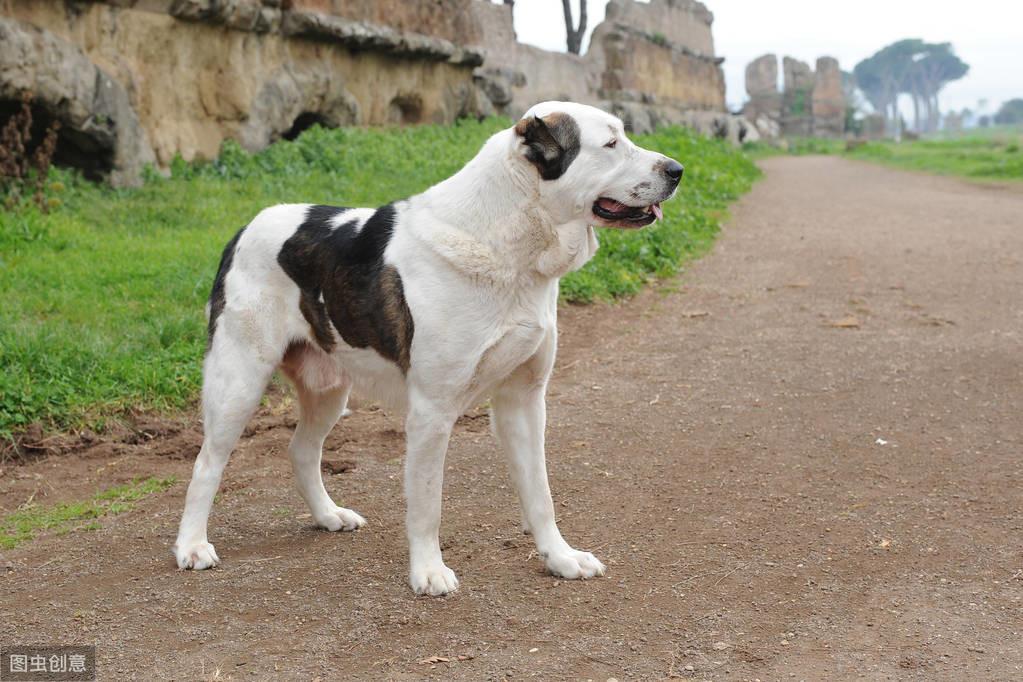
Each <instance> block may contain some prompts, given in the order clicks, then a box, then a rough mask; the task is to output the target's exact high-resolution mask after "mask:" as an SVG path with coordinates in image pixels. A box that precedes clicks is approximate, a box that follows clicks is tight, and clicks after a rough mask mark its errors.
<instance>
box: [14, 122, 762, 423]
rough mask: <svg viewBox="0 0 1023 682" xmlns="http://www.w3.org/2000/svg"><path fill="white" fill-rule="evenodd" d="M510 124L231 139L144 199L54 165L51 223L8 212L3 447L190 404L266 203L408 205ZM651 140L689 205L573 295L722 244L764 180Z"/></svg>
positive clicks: (728, 161)
mask: <svg viewBox="0 0 1023 682" xmlns="http://www.w3.org/2000/svg"><path fill="white" fill-rule="evenodd" d="M507 125H509V121H507V120H501V119H490V120H486V121H483V122H475V121H466V122H461V123H459V124H457V125H455V126H422V127H414V128H400V129H387V130H367V129H336V130H324V129H320V128H313V129H311V130H309V131H307V132H306V133H304V134H303V135H302V136H301V137H300V138H299V139H298V140H296V141H295V142H282V143H278V144H275V145H273V146H271V147H270V148H268V149H266V150H264V151H263V152H260V153H258V154H255V155H250V154H247V153H245V152H244V151H242V150H241V149H240V148H239V147H238V146H237V145H235V144H233V143H228V144H226V145H225V147H224V149H223V151H222V154H221V157H220V159H218V160H217V161H215V162H212V163H206V164H197V165H190V164H185V163H183V162H176V163H174V164H173V165H172V176H171V177H170V178H162V177H159V176H157V175H155V174H150V177H149V178H148V179H147V182H146V183H145V185H144V186H142V187H141V188H138V189H131V190H114V189H111V188H108V187H103V186H95V185H91V184H88V183H85V182H84V181H82V180H81V179H79V178H78V177H77V176H75V175H74V174H72V173H69V172H66V171H53V172H52V175H51V177H50V179H49V180H50V182H49V186H48V187H49V189H48V192H49V198H50V200H51V203H52V204H55V208H54V209H53V210H51V212H50V213H47V214H44V213H41V212H39V211H38V210H36V209H35V208H33V207H30V206H29V207H24V206H23V207H22V208H19V209H17V210H15V211H9V212H0V297H2V300H3V302H4V304H3V306H2V308H0V439H3V438H6V439H10V438H11V437H12V434H14V433H17V432H18V431H20V430H22V429H24V428H25V427H26V426H27V425H29V424H31V423H34V422H39V423H42V424H43V426H44V427H45V428H47V429H62V428H67V427H73V426H80V425H88V426H91V427H92V428H99V429H101V428H103V425H104V421H105V420H107V419H109V418H111V417H115V416H116V415H118V414H123V413H124V412H126V411H128V410H133V409H147V410H173V409H179V408H182V407H185V406H187V405H189V404H190V403H191V402H192V401H193V400H194V399H195V396H196V395H197V392H198V388H199V383H200V364H201V360H202V354H203V350H204V347H205V334H206V332H205V322H204V319H203V307H204V305H205V302H206V298H207V296H208V295H209V289H210V285H211V282H212V279H213V275H214V273H215V271H216V267H217V263H218V260H219V257H220V253H221V250H222V249H223V246H224V244H225V243H226V242H227V240H228V239H229V238H230V237H231V235H233V234H234V233H235V232H236V231H237V230H238V229H239V228H240V227H241V226H242V225H245V224H246V223H247V222H248V221H249V220H250V219H251V218H252V217H253V216H254V215H255V214H256V213H257V212H258V211H259V210H260V209H261V208H263V207H265V206H267V205H270V204H274V203H279V202H293V201H308V202H320V203H330V204H340V205H347V206H378V205H381V204H383V203H386V202H388V201H391V200H394V199H399V198H403V197H407V196H410V195H412V194H415V193H417V192H419V191H422V190H423V189H425V188H427V187H429V186H430V185H432V184H434V183H436V182H437V181H439V180H441V179H443V178H445V177H448V176H449V175H451V174H453V173H454V172H455V171H457V170H458V169H459V168H461V167H462V165H463V164H464V163H465V162H466V161H467V160H468V159H470V158H471V157H472V156H474V155H475V154H476V152H477V151H478V150H479V148H480V146H481V145H482V143H483V141H484V140H485V139H486V138H487V137H489V136H490V135H491V134H493V133H494V132H496V131H497V130H499V129H501V128H503V127H506V126H507ZM637 142H638V143H639V144H642V145H645V146H648V147H652V148H656V149H659V150H661V151H663V152H664V153H666V154H669V155H671V156H674V157H675V158H678V159H680V160H681V161H682V162H683V163H685V165H686V167H687V172H686V177H685V179H684V180H683V183H682V189H681V191H680V197H679V199H677V200H675V201H672V202H669V203H667V204H665V206H664V212H665V221H664V222H663V223H662V224H661V225H659V226H657V227H654V228H649V229H647V230H643V231H641V232H633V233H628V234H626V233H622V232H613V231H607V230H605V231H603V232H602V234H601V240H602V242H603V245H602V248H601V250H600V251H599V253H598V256H597V257H596V258H595V259H594V260H593V262H591V263H590V264H589V265H588V266H587V267H586V268H585V269H584V270H583V271H581V272H579V273H575V274H573V275H572V276H570V277H568V278H566V279H565V280H564V282H563V295H564V297H565V299H566V300H569V301H577V302H585V301H592V300H596V299H611V298H615V297H618V296H624V295H628V294H631V293H634V292H636V291H637V290H639V288H640V287H642V285H643V284H644V282H645V281H646V280H647V279H648V278H650V277H654V276H665V275H669V274H671V273H674V272H676V271H677V269H678V268H679V267H680V265H681V263H682V262H683V261H684V260H685V259H686V258H689V257H692V256H693V255H696V254H699V253H701V252H703V251H704V250H705V249H706V248H707V247H708V246H709V244H710V243H711V242H712V241H713V238H714V235H715V234H716V232H717V230H718V226H719V221H720V220H721V218H722V216H723V215H724V210H725V208H726V206H727V205H728V204H729V202H730V201H732V200H733V199H735V198H736V197H737V196H739V195H740V194H741V193H742V192H744V191H745V190H746V189H748V188H749V186H750V185H751V183H752V182H753V180H754V179H755V177H756V176H757V174H758V171H757V169H756V168H755V166H754V165H753V164H752V162H750V161H749V160H748V159H747V158H746V157H745V156H744V155H742V154H741V153H739V152H737V151H735V150H733V149H731V148H729V147H728V146H726V145H725V144H724V143H722V142H719V141H712V140H708V139H705V138H702V137H699V136H696V135H695V134H693V133H690V132H687V131H684V130H680V129H676V130H666V131H662V132H659V133H657V134H654V135H648V136H639V137H638V138H637ZM2 198H3V197H0V199H2ZM0 205H2V202H0Z"/></svg>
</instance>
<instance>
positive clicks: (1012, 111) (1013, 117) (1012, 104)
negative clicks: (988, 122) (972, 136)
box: [995, 97, 1023, 125]
mask: <svg viewBox="0 0 1023 682" xmlns="http://www.w3.org/2000/svg"><path fill="white" fill-rule="evenodd" d="M995 123H999V124H1001V125H1017V124H1020V123H1023V99H1020V98H1019V97H1017V98H1016V99H1010V100H1008V101H1007V102H1005V103H1003V104H1002V106H1001V107H999V108H998V113H997V114H995Z"/></svg>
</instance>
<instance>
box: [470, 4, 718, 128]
mask: <svg viewBox="0 0 1023 682" xmlns="http://www.w3.org/2000/svg"><path fill="white" fill-rule="evenodd" d="M473 11H474V13H475V15H476V17H477V20H478V22H479V24H480V25H481V26H482V28H483V35H484V36H485V42H483V43H481V44H480V48H481V49H483V50H484V51H485V52H486V55H487V56H486V61H485V62H484V65H483V67H481V68H480V69H478V70H477V80H478V82H479V83H480V84H481V86H482V87H483V88H484V89H485V90H487V91H488V92H491V91H492V92H495V93H499V96H498V97H497V99H494V98H493V97H491V100H492V101H494V103H495V105H496V106H497V110H498V111H499V112H501V113H506V114H508V115H511V116H518V115H520V114H521V113H522V112H523V111H525V110H526V109H528V108H529V106H530V105H532V104H533V103H535V102H539V101H543V100H545V99H570V100H573V101H577V102H584V103H588V104H594V105H596V106H600V107H603V108H605V109H608V110H611V111H614V112H615V113H617V114H619V115H620V116H622V117H623V118H624V119H626V122H627V123H629V124H630V125H632V127H633V128H634V129H636V130H647V129H649V128H650V127H652V126H656V125H663V124H672V123H677V124H691V123H692V122H693V121H694V120H700V121H710V120H711V119H712V118H713V117H707V116H696V117H694V116H693V115H692V114H693V112H715V113H716V114H718V115H723V114H724V112H725V83H724V76H723V73H722V70H721V62H722V59H720V58H718V57H715V56H714V40H713V37H712V33H711V25H712V22H713V15H712V14H711V13H710V11H708V10H707V8H706V7H705V6H704V5H703V4H702V3H699V2H695V1H694V0H652V1H651V2H649V3H636V2H633V1H632V0H611V2H609V3H608V5H607V16H606V19H605V20H604V21H603V22H602V23H601V24H600V25H598V26H597V27H596V28H595V29H594V31H593V36H592V38H591V40H590V46H589V49H588V50H587V52H586V54H584V55H582V56H578V55H572V54H565V53H556V52H548V51H546V50H541V49H539V48H535V47H531V46H528V45H523V44H521V43H518V42H516V41H515V40H514V36H515V31H514V28H513V25H512V14H511V8H509V7H508V6H507V5H496V4H493V3H490V2H477V3H475V4H474V5H473ZM708 125H709V124H708ZM723 125H725V126H726V127H727V125H729V124H723ZM701 127H703V129H704V132H708V133H713V132H714V131H712V130H710V129H709V128H707V126H703V125H702V124H701Z"/></svg>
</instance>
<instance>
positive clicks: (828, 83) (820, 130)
mask: <svg viewBox="0 0 1023 682" xmlns="http://www.w3.org/2000/svg"><path fill="white" fill-rule="evenodd" d="M811 113H812V114H813V134H814V135H817V136H819V137H839V136H840V135H842V133H843V132H845V92H844V90H843V89H842V70H841V69H840V68H838V60H837V59H835V58H834V57H820V58H819V59H818V60H817V69H816V71H815V73H814V83H813V100H812V107H811Z"/></svg>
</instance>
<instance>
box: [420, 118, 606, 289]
mask: <svg viewBox="0 0 1023 682" xmlns="http://www.w3.org/2000/svg"><path fill="white" fill-rule="evenodd" d="M512 135H514V132H513V131H511V130H505V131H502V132H500V133H497V134H496V135H494V136H493V137H491V138H490V140H488V141H487V143H486V144H485V145H484V147H483V149H482V150H481V151H480V153H479V154H477V155H476V157H475V158H474V159H473V160H472V161H470V162H469V163H468V164H466V165H465V167H464V168H462V170H460V171H459V172H458V173H456V174H455V175H453V176H451V177H450V178H448V179H447V180H445V181H443V182H441V183H439V184H437V185H435V186H434V187H432V188H430V189H429V190H427V191H426V192H424V193H423V194H421V195H418V196H416V197H413V198H412V199H411V200H410V204H411V205H412V207H413V209H414V210H424V211H426V212H427V213H428V215H429V216H430V218H431V219H432V220H430V221H428V222H429V223H430V224H431V225H430V227H429V234H428V235H423V236H424V237H425V238H426V241H427V243H428V244H429V245H430V246H431V247H433V248H434V250H435V251H436V252H437V253H439V254H441V255H442V256H444V257H445V258H446V259H447V260H449V261H450V262H451V263H452V264H453V265H455V266H456V267H458V268H459V269H462V270H468V271H471V274H473V275H474V276H483V277H486V278H489V279H494V280H496V281H502V282H508V281H509V280H518V279H522V277H523V275H528V276H529V277H530V278H534V279H535V278H536V277H540V278H542V279H552V278H558V277H561V276H563V275H565V274H567V273H568V272H571V271H573V270H577V269H579V268H581V267H582V266H583V265H584V264H585V263H586V262H587V261H588V260H589V259H590V258H592V257H593V254H594V253H595V252H596V250H597V240H596V236H595V234H594V231H593V228H592V227H590V226H589V224H588V223H587V222H586V221H585V220H572V221H569V222H559V221H558V220H557V219H556V218H555V217H554V216H552V215H551V214H550V212H549V211H547V210H545V209H544V208H543V207H542V203H541V201H540V187H539V183H540V182H543V181H542V180H540V179H539V177H538V176H537V173H536V171H535V170H534V169H533V168H532V167H531V166H530V165H529V164H528V163H524V162H522V161H521V160H520V159H518V158H517V157H516V156H515V151H514V145H513V142H512V140H511V136H512ZM452 216H457V217H458V218H457V220H452Z"/></svg>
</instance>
